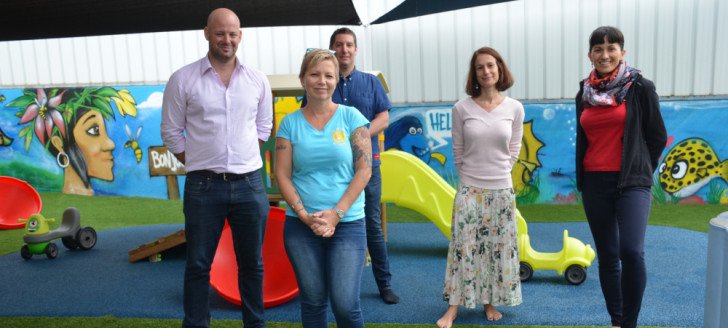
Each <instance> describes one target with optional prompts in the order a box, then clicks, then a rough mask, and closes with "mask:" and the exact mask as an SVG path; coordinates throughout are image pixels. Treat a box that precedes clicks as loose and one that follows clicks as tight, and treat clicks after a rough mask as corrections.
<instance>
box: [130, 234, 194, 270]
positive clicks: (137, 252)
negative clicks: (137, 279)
mask: <svg viewBox="0 0 728 328" xmlns="http://www.w3.org/2000/svg"><path fill="white" fill-rule="evenodd" d="M186 242H187V237H186V235H185V231H184V229H182V230H180V231H177V232H175V233H173V234H170V235H166V236H164V237H161V238H159V239H157V240H155V241H152V242H149V243H146V244H144V245H141V246H139V247H137V248H135V249H132V250H130V251H129V262H136V261H139V260H141V259H145V258H148V259H149V260H150V261H152V262H155V261H156V259H157V254H159V253H160V252H162V251H164V250H167V249H170V248H172V247H175V246H177V245H181V244H184V243H186Z"/></svg>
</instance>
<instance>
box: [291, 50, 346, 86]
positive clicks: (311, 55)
mask: <svg viewBox="0 0 728 328" xmlns="http://www.w3.org/2000/svg"><path fill="white" fill-rule="evenodd" d="M324 60H331V61H333V62H334V69H335V73H336V75H335V77H336V82H337V83H338V82H339V61H338V60H337V59H336V56H335V55H334V54H332V53H331V51H330V50H326V49H316V50H313V51H311V52H308V53H306V55H305V56H304V57H303V63H301V72H300V73H299V74H298V78H299V79H302V78H303V77H304V76H305V75H306V71H308V69H309V68H311V67H314V66H316V65H318V64H320V63H321V62H323V61H324Z"/></svg>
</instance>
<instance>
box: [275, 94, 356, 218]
mask: <svg viewBox="0 0 728 328" xmlns="http://www.w3.org/2000/svg"><path fill="white" fill-rule="evenodd" d="M368 125H369V121H368V120H367V119H366V118H364V116H363V115H362V114H361V113H359V111H358V110H356V109H355V108H353V107H349V106H344V105H339V106H338V108H337V109H336V113H334V116H332V117H331V119H330V120H329V122H328V123H326V125H325V126H324V128H323V130H321V131H319V130H316V129H315V128H314V127H313V126H311V124H309V123H308V121H306V118H304V116H303V113H302V112H301V110H297V111H295V112H293V113H291V114H288V115H286V116H285V117H283V120H282V121H281V124H280V126H279V127H278V131H277V132H276V137H277V138H284V139H287V140H289V141H290V142H291V146H292V148H293V167H292V172H291V180H292V181H293V186H294V187H295V188H296V191H298V194H299V195H300V196H301V201H302V202H303V206H304V207H305V208H306V211H307V212H308V213H316V212H318V211H321V210H325V209H330V208H333V207H334V206H336V204H337V203H338V202H339V200H340V199H341V197H342V196H343V195H344V192H345V191H346V189H347V188H348V187H349V183H350V182H351V180H352V179H353V178H354V157H353V154H352V151H351V143H350V140H349V135H351V133H352V132H354V130H356V129H357V128H359V127H362V126H368ZM286 214H287V215H290V216H296V214H295V213H294V212H293V209H292V208H291V207H290V206H289V207H288V210H286ZM363 217H364V193H363V192H362V193H361V194H360V195H359V197H358V198H357V199H356V201H355V202H354V204H352V205H351V207H350V208H349V210H348V211H347V212H346V216H344V218H343V219H341V222H347V221H353V220H357V219H361V218H363Z"/></svg>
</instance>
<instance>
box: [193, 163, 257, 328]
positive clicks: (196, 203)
mask: <svg viewBox="0 0 728 328" xmlns="http://www.w3.org/2000/svg"><path fill="white" fill-rule="evenodd" d="M269 211H270V205H269V204H268V197H267V195H266V194H265V189H264V187H263V180H262V177H261V175H260V173H259V172H258V171H254V172H251V174H249V175H247V176H245V177H243V178H241V179H239V180H234V181H230V180H228V181H225V180H222V179H215V178H210V177H205V176H201V175H196V174H194V173H193V172H190V173H189V174H188V175H187V181H186V182H185V191H184V214H185V234H186V236H187V264H186V266H185V280H184V311H185V318H184V321H183V322H182V326H183V327H209V326H210V304H209V293H210V267H211V266H212V260H213V258H214V257H215V252H216V250H217V244H218V242H219V240H220V235H221V234H222V229H223V227H224V225H225V219H226V218H227V220H228V223H229V224H230V229H231V232H232V236H233V245H234V247H235V255H236V257H237V263H238V286H239V287H240V297H241V301H242V314H243V323H244V325H245V327H246V328H256V327H266V324H265V321H264V320H263V256H262V253H261V252H262V249H263V237H264V236H265V227H266V222H267V219H268V212H269Z"/></svg>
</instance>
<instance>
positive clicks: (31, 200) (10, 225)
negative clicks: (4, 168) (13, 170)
mask: <svg viewBox="0 0 728 328" xmlns="http://www.w3.org/2000/svg"><path fill="white" fill-rule="evenodd" d="M0 198H2V202H0V229H18V228H22V227H24V226H25V223H23V222H18V218H27V217H28V216H30V215H31V214H35V213H40V211H41V208H42V207H43V202H42V200H41V198H40V195H39V194H38V191H36V190H35V188H33V186H31V185H30V184H28V183H27V182H25V181H23V180H20V179H16V178H12V177H6V176H0Z"/></svg>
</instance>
